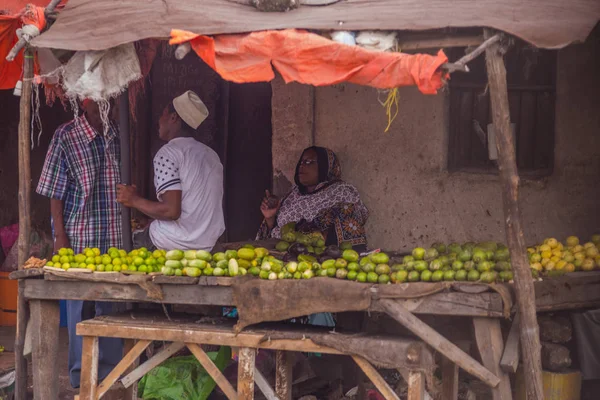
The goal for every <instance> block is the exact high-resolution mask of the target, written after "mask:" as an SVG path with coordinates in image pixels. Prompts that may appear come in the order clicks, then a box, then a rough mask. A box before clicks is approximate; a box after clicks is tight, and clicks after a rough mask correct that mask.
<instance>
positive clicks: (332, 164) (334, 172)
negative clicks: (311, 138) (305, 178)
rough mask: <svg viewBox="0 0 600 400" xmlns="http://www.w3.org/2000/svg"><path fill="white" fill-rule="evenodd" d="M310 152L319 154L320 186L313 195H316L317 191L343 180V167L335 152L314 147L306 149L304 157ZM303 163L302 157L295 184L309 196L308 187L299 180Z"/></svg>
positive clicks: (301, 191) (298, 165)
mask: <svg viewBox="0 0 600 400" xmlns="http://www.w3.org/2000/svg"><path fill="white" fill-rule="evenodd" d="M309 150H314V151H315V153H317V166H318V168H319V184H318V185H317V187H316V188H315V190H314V192H313V193H316V192H317V191H319V190H322V189H324V188H325V187H327V186H329V185H331V184H332V183H334V182H337V181H340V180H341V179H342V166H341V165H340V162H339V160H338V158H337V156H336V155H335V153H334V152H333V151H331V150H329V149H328V148H325V147H318V146H312V147H308V148H306V149H304V151H303V152H302V155H304V153H306V152H307V151H309ZM301 162H302V157H300V160H298V164H296V174H295V175H294V182H295V183H296V186H298V190H299V191H300V193H302V194H307V191H306V187H304V185H302V184H301V183H300V179H299V173H300V165H301Z"/></svg>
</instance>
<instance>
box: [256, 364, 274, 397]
mask: <svg viewBox="0 0 600 400" xmlns="http://www.w3.org/2000/svg"><path fill="white" fill-rule="evenodd" d="M254 383H256V386H258V388H259V389H260V391H261V392H262V394H263V395H264V396H265V398H266V399H267V400H278V397H277V396H276V395H275V391H274V390H273V388H272V387H271V385H269V382H268V381H267V378H265V377H264V375H263V374H261V373H260V371H259V370H258V368H256V366H254Z"/></svg>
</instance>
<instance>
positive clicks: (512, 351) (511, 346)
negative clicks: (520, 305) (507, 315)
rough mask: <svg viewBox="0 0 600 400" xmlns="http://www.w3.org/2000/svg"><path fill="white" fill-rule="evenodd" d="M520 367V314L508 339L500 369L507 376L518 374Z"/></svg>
mask: <svg viewBox="0 0 600 400" xmlns="http://www.w3.org/2000/svg"><path fill="white" fill-rule="evenodd" d="M518 366H519V313H517V314H515V317H514V319H513V322H512V325H511V327H510V332H509V333H508V338H507V339H506V345H505V346H504V353H503V354H502V358H501V359H500V367H501V368H502V370H503V371H504V372H506V373H507V374H514V373H515V372H517V367H518Z"/></svg>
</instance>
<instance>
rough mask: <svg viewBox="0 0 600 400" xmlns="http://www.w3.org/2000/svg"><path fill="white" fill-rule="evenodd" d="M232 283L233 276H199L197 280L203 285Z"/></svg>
mask: <svg viewBox="0 0 600 400" xmlns="http://www.w3.org/2000/svg"><path fill="white" fill-rule="evenodd" d="M232 283H233V278H230V277H227V276H201V277H200V278H199V280H198V284H199V285H203V286H231V284H232Z"/></svg>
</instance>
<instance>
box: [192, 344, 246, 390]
mask: <svg viewBox="0 0 600 400" xmlns="http://www.w3.org/2000/svg"><path fill="white" fill-rule="evenodd" d="M186 346H187V348H188V349H190V351H191V352H192V354H193V355H194V356H195V357H196V358H197V359H198V361H199V362H200V364H202V366H203V367H204V369H205V370H206V372H208V374H209V375H210V376H211V377H212V378H213V380H214V381H215V382H216V384H217V385H219V387H220V388H221V390H222V391H223V393H225V396H227V398H228V399H229V400H236V399H237V398H238V394H237V392H236V391H235V389H234V388H233V386H231V383H229V381H227V378H225V376H223V374H222V373H221V371H219V368H217V366H216V365H215V363H213V362H212V360H211V359H210V358H209V357H208V356H207V355H206V353H205V352H204V350H202V349H201V348H200V346H198V345H197V344H195V343H186Z"/></svg>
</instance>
